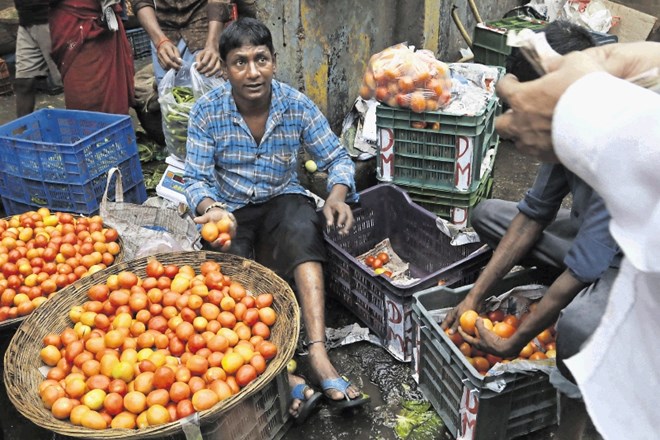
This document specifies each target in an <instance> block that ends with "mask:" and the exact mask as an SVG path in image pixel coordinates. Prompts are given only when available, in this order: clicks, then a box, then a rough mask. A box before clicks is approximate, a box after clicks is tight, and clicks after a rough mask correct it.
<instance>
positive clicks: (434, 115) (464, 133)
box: [376, 96, 501, 191]
mask: <svg viewBox="0 0 660 440" xmlns="http://www.w3.org/2000/svg"><path fill="white" fill-rule="evenodd" d="M500 110H501V105H500V103H499V100H498V99H497V97H495V96H493V97H492V98H491V100H490V101H489V102H488V104H487V105H486V107H485V109H484V110H483V111H482V112H481V113H480V114H477V115H469V116H467V115H463V116H460V115H453V114H447V113H443V112H441V111H435V112H424V113H414V112H412V111H410V110H408V109H401V108H394V107H388V106H386V105H379V106H378V107H377V109H376V125H377V127H378V129H379V132H380V135H379V137H380V142H379V152H378V157H377V178H378V180H380V181H381V182H389V183H394V184H395V185H405V186H414V187H419V188H426V189H433V190H445V191H447V190H451V191H456V190H459V191H476V189H477V187H478V186H479V183H480V182H479V173H480V168H481V163H482V161H483V159H484V157H485V155H486V153H487V152H488V149H489V147H490V146H491V145H492V144H493V143H495V142H496V141H497V139H498V135H497V133H495V117H496V116H497V115H498V114H499V112H500ZM414 123H423V124H426V127H425V128H415V127H413V126H412V125H413V124H414Z"/></svg>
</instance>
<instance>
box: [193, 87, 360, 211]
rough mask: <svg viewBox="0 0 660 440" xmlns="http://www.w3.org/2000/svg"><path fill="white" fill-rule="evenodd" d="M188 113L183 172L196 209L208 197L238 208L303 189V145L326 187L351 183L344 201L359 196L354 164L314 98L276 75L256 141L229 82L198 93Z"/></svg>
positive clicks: (232, 208) (231, 208) (300, 192)
mask: <svg viewBox="0 0 660 440" xmlns="http://www.w3.org/2000/svg"><path fill="white" fill-rule="evenodd" d="M189 121H190V122H189V124H188V143H187V145H186V149H187V153H186V165H185V172H184V179H185V181H186V193H187V198H188V204H189V206H190V207H191V209H193V210H194V209H195V208H196V207H197V205H199V203H200V202H201V201H202V200H204V198H206V197H209V198H211V199H213V200H215V201H218V202H224V203H226V204H227V206H228V210H229V211H235V210H236V209H239V208H241V207H243V206H245V205H247V204H248V203H263V202H266V201H267V200H269V199H271V198H272V197H274V196H277V195H281V194H305V188H303V187H302V185H301V184H300V182H299V180H298V174H297V169H298V152H299V150H300V149H301V147H304V148H305V149H306V150H307V151H308V152H309V153H310V154H311V155H312V157H313V158H314V161H315V162H316V163H317V165H318V168H319V169H320V170H327V172H328V191H330V189H331V188H332V187H333V186H334V185H336V184H343V185H346V186H347V187H348V188H349V195H348V198H347V202H354V201H357V198H358V196H357V193H356V192H355V179H354V175H355V165H354V164H353V161H352V160H351V158H350V156H349V155H348V153H347V151H346V149H345V148H344V147H343V146H342V145H341V143H340V141H339V139H338V138H337V136H336V135H335V134H334V133H333V132H332V130H331V129H330V125H329V124H328V121H327V119H326V118H325V116H323V114H322V113H321V111H320V110H319V109H318V107H317V106H316V105H315V104H314V103H313V102H312V100H310V99H309V98H307V97H306V96H305V95H303V94H302V93H300V92H299V91H297V90H295V89H294V88H292V87H290V86H288V85H287V84H284V83H280V82H278V81H276V80H273V82H272V98H271V106H270V114H269V116H268V121H267V122H266V131H265V133H264V136H263V138H262V140H261V143H260V144H259V145H257V143H256V142H255V140H254V138H253V137H252V134H251V133H250V130H249V129H248V126H247V124H246V123H245V121H244V120H243V117H242V116H241V114H240V113H239V112H238V109H237V108H236V103H235V102H234V98H233V97H232V93H231V85H230V84H229V82H226V83H225V84H224V85H223V86H221V87H218V88H216V89H214V90H212V91H210V92H209V93H207V94H206V95H204V96H203V97H201V98H200V99H199V100H198V101H197V102H196V103H195V105H194V106H193V108H192V110H191V112H190V119H189Z"/></svg>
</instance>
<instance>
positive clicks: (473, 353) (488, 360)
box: [445, 303, 557, 375]
mask: <svg viewBox="0 0 660 440" xmlns="http://www.w3.org/2000/svg"><path fill="white" fill-rule="evenodd" d="M536 306H537V303H532V304H530V307H529V311H528V312H526V313H525V314H523V315H522V316H520V317H519V318H518V317H516V316H515V315H511V314H505V313H504V312H503V311H502V310H493V311H491V312H488V313H483V314H481V315H480V314H478V313H477V312H476V311H474V310H467V311H465V312H464V313H463V314H462V315H461V316H460V318H459V325H460V327H461V329H462V330H463V331H464V332H465V333H467V334H469V335H473V336H474V335H476V333H477V328H476V322H477V318H481V319H482V320H483V323H484V326H485V327H486V328H487V329H488V330H491V331H492V332H494V333H495V334H496V335H498V336H499V337H501V338H510V337H511V335H513V334H514V333H515V332H516V330H517V329H518V326H519V325H520V323H521V322H523V321H524V320H525V319H526V318H527V316H528V314H529V313H530V312H531V311H533V310H534V309H535V308H536ZM445 334H446V335H447V337H448V338H449V339H450V340H451V341H452V342H453V343H454V345H456V346H457V347H458V349H459V350H460V351H461V353H462V354H463V355H464V356H465V357H466V358H467V360H468V362H469V363H470V364H471V365H472V366H473V367H474V368H475V369H476V370H477V371H478V372H479V373H481V374H483V375H485V374H486V373H487V372H488V370H489V369H490V368H491V367H492V366H493V365H495V364H497V363H498V362H501V363H506V362H511V361H512V360H515V359H528V360H532V361H533V360H541V359H547V358H554V357H556V354H557V352H556V348H557V344H556V342H555V328H554V326H551V327H550V328H547V329H545V330H543V331H542V332H541V333H539V334H538V335H537V336H536V337H535V338H534V339H533V340H532V341H530V342H529V343H527V345H525V347H523V349H522V350H521V351H520V353H519V354H518V356H515V357H511V358H506V359H504V358H502V357H500V356H495V355H493V354H490V353H485V352H483V351H481V350H478V349H476V348H475V347H472V346H471V345H470V344H469V343H467V342H466V341H465V340H464V339H463V337H462V336H461V335H460V333H458V332H453V333H452V331H451V329H446V330H445Z"/></svg>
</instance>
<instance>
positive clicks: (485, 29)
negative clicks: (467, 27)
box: [472, 16, 547, 67]
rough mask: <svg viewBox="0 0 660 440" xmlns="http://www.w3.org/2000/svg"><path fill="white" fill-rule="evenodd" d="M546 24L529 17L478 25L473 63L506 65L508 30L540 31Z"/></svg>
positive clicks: (474, 41) (475, 32)
mask: <svg viewBox="0 0 660 440" xmlns="http://www.w3.org/2000/svg"><path fill="white" fill-rule="evenodd" d="M546 24H547V22H545V21H543V20H537V19H535V18H531V17H524V16H520V17H508V18H503V19H502V20H497V21H489V22H486V23H478V24H477V26H476V27H475V28H474V35H473V38H472V52H473V53H474V62H475V63H480V64H488V65H491V66H502V67H504V66H505V64H506V57H507V56H508V55H509V54H510V53H511V47H509V46H507V44H506V34H507V32H509V31H510V30H516V31H519V30H521V29H532V30H534V29H540V28H542V27H544V26H545V25H546Z"/></svg>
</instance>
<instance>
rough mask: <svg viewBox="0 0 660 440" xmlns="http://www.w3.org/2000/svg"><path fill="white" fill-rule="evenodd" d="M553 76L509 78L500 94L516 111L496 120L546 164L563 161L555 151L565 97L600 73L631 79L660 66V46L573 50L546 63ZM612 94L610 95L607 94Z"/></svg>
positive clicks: (504, 133)
mask: <svg viewBox="0 0 660 440" xmlns="http://www.w3.org/2000/svg"><path fill="white" fill-rule="evenodd" d="M544 66H545V67H546V69H547V71H548V73H547V74H546V75H544V76H543V77H541V78H539V79H537V80H534V81H529V82H526V83H520V82H518V80H517V79H516V77H515V76H513V75H506V76H505V77H504V78H502V80H501V81H499V82H498V84H497V86H496V90H497V95H498V96H499V97H500V98H501V99H502V100H504V101H505V102H507V103H508V104H509V106H510V107H511V108H510V110H509V111H507V112H506V113H504V114H503V115H501V116H499V117H498V118H497V119H496V120H495V128H496V130H497V132H498V133H499V134H500V136H502V137H503V138H505V139H510V140H512V141H513V142H514V144H515V146H516V148H518V149H519V150H521V151H522V152H523V153H526V154H529V155H531V156H534V157H537V158H539V159H540V160H542V161H545V162H558V159H557V157H556V155H555V154H554V151H553V149H552V117H553V114H554V111H555V107H556V106H557V102H558V101H559V98H560V97H561V95H562V94H563V93H564V92H565V91H566V89H568V87H569V86H570V85H571V84H573V83H574V82H575V81H577V80H578V79H580V78H582V77H583V76H585V75H587V74H589V73H592V72H598V71H605V72H608V73H610V74H612V75H614V76H616V77H619V78H624V79H626V78H630V77H633V76H635V75H639V74H641V73H644V72H646V71H648V70H649V69H650V68H652V67H658V66H660V43H654V42H640V43H627V44H608V45H605V46H598V47H594V48H589V49H586V50H583V51H581V52H571V53H569V54H567V55H565V56H563V57H557V58H555V59H552V60H548V62H547V63H544ZM603 93H606V91H603Z"/></svg>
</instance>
